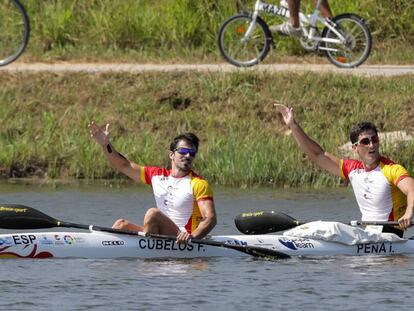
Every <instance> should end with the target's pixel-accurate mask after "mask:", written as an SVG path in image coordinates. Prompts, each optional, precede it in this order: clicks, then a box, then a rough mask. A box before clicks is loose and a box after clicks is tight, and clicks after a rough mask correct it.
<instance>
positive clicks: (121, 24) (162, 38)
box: [20, 0, 414, 64]
mask: <svg viewBox="0 0 414 311" xmlns="http://www.w3.org/2000/svg"><path fill="white" fill-rule="evenodd" d="M269 2H270V3H277V2H278V1H269ZM22 3H23V4H24V5H25V6H26V8H27V11H28V14H29V16H30V20H31V25H32V33H31V39H30V44H29V47H28V49H27V51H26V52H25V53H24V54H23V56H22V58H21V59H20V61H59V60H66V61H117V62H139V63H142V62H160V63H162V62H172V61H174V62H189V61H190V62H222V61H223V59H222V57H221V56H220V55H219V53H218V48H217V43H216V42H217V33H218V30H219V28H220V26H221V25H222V23H223V22H224V20H226V19H227V18H228V17H230V16H232V15H234V14H235V13H237V12H240V11H241V10H242V9H243V7H244V8H248V9H251V8H252V7H253V5H254V1H253V0H239V1H236V0H234V1H233V0H232V1H221V0H197V1H194V0H161V1H147V0H122V1H113V0H91V1H79V0H49V1H38V0H23V1H22ZM310 3H311V1H303V4H302V5H303V6H304V7H305V11H308V12H310V11H311V9H312V8H311V6H310ZM331 6H332V11H333V13H334V14H336V15H337V14H340V13H344V12H354V13H357V14H359V15H361V16H362V17H363V18H365V19H366V20H367V22H368V23H369V24H370V28H371V30H372V35H373V44H374V46H373V50H372V54H371V56H370V58H369V59H368V63H387V64H412V63H413V61H414V56H413V55H414V47H413V42H414V24H413V23H412V21H413V20H414V0H397V1H387V0H365V1H331ZM306 7H307V8H306ZM265 19H266V21H267V22H268V23H269V24H274V23H279V22H280V20H277V19H274V18H272V17H271V16H265ZM276 40H277V43H276V45H277V52H274V53H271V55H270V57H269V58H267V59H266V62H269V63H271V62H313V63H314V62H326V60H325V59H324V58H322V57H314V56H306V54H305V53H304V51H303V50H302V49H301V48H300V46H299V44H298V42H297V41H296V40H294V39H283V40H281V38H276Z"/></svg>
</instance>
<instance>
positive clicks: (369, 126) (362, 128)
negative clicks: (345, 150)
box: [349, 122, 378, 144]
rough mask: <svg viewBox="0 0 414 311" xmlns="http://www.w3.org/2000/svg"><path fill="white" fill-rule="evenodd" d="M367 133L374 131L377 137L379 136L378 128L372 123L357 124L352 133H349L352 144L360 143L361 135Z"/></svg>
mask: <svg viewBox="0 0 414 311" xmlns="http://www.w3.org/2000/svg"><path fill="white" fill-rule="evenodd" d="M366 131H374V132H375V134H376V135H378V131H377V128H376V127H375V125H374V124H373V123H371V122H360V123H358V124H355V125H354V126H353V127H352V128H351V132H350V133H349V139H350V140H351V143H352V144H355V143H356V142H358V137H359V135H360V134H361V133H363V132H366Z"/></svg>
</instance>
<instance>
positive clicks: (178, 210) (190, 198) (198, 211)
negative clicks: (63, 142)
mask: <svg viewBox="0 0 414 311" xmlns="http://www.w3.org/2000/svg"><path fill="white" fill-rule="evenodd" d="M89 130H90V134H91V136H92V137H93V138H94V139H95V140H96V142H97V143H98V144H99V145H100V146H101V147H102V150H103V152H104V154H105V156H106V158H107V160H108V162H109V164H110V165H111V166H112V167H113V168H115V169H116V170H118V171H119V172H121V173H123V174H125V175H127V176H128V177H130V178H131V179H133V180H134V181H136V182H143V183H145V184H149V185H151V186H152V188H153V192H154V196H155V201H156V207H152V208H150V209H148V211H147V212H146V213H145V216H144V223H143V225H142V226H141V225H137V224H135V223H133V222H131V221H129V220H125V219H118V220H117V221H115V223H114V224H113V226H112V227H113V228H116V229H122V230H132V231H144V232H148V233H156V234H165V235H175V236H177V241H178V242H187V241H188V240H190V239H191V238H197V239H200V238H203V237H205V236H206V235H207V234H208V233H209V232H210V231H211V230H212V229H213V228H214V226H215V225H216V222H217V220H216V212H215V207H214V200H213V192H212V190H211V188H210V186H209V184H208V182H207V181H206V180H205V179H204V178H202V177H201V176H199V175H197V174H196V173H195V172H194V171H193V170H192V167H193V161H194V159H195V157H196V154H197V152H198V147H199V139H198V137H197V136H196V135H194V134H193V133H184V134H181V135H178V136H176V137H175V138H174V139H173V141H172V142H171V144H170V150H169V158H170V160H171V169H167V168H163V167H158V166H142V165H138V164H136V163H134V162H132V161H129V160H128V159H126V158H125V157H124V156H123V155H122V154H120V153H119V152H117V151H116V150H115V148H114V147H113V145H112V144H111V143H110V141H109V124H106V125H105V126H104V127H101V126H98V125H97V124H96V123H95V122H92V123H91V124H89Z"/></svg>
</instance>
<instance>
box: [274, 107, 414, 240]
mask: <svg viewBox="0 0 414 311" xmlns="http://www.w3.org/2000/svg"><path fill="white" fill-rule="evenodd" d="M274 106H275V107H276V109H277V110H278V111H279V112H280V113H281V114H282V116H283V120H284V122H285V123H286V125H287V126H288V127H289V128H290V130H291V131H292V135H293V137H294V138H295V140H296V143H297V144H298V145H299V147H300V148H301V149H302V151H303V152H305V154H306V155H307V156H308V157H309V159H311V160H312V161H313V162H315V163H316V164H317V165H318V166H319V167H321V168H323V169H325V170H327V171H328V172H329V173H331V174H333V175H335V176H340V177H342V178H344V179H345V180H347V181H350V182H351V185H352V188H353V190H354V194H355V197H356V200H357V202H358V205H359V209H360V211H361V214H362V221H398V222H399V225H400V226H399V227H398V228H396V227H390V226H384V227H383V232H392V233H395V234H397V235H399V236H400V237H402V236H403V234H404V231H403V230H405V229H407V228H408V227H409V226H411V224H412V218H413V215H414V179H413V178H412V177H410V175H409V173H408V172H407V170H406V169H405V168H404V167H403V166H401V165H399V164H396V163H394V162H393V161H391V160H389V159H387V158H385V157H383V156H381V155H380V153H379V145H380V144H379V137H378V131H377V129H376V127H375V125H374V124H372V123H370V122H362V123H358V124H357V125H355V126H354V127H353V128H352V129H351V132H350V140H351V143H352V148H353V149H354V150H355V151H356V152H357V154H358V156H359V157H360V159H361V160H351V159H340V158H338V157H336V156H334V155H331V154H329V153H327V152H325V150H323V149H322V147H321V146H320V145H319V144H318V143H316V142H315V141H314V140H312V139H311V138H310V137H309V136H308V135H307V134H306V133H305V132H304V131H303V129H302V128H301V127H300V126H299V124H298V123H297V122H296V121H295V119H294V117H293V109H292V108H288V107H286V106H285V105H281V104H275V105H274Z"/></svg>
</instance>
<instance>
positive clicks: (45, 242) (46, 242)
mask: <svg viewBox="0 0 414 311" xmlns="http://www.w3.org/2000/svg"><path fill="white" fill-rule="evenodd" d="M40 244H43V245H51V244H53V241H52V240H51V239H49V238H48V237H47V236H43V237H42V238H41V239H40Z"/></svg>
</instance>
